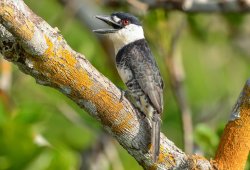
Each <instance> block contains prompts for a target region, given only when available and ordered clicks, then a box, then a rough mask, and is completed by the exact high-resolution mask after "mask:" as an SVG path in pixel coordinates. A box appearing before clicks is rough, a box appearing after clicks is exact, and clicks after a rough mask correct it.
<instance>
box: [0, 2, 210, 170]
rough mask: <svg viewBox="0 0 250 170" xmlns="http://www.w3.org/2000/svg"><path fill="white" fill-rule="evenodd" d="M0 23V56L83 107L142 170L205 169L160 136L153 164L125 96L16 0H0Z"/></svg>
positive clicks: (144, 127) (145, 128) (146, 133)
mask: <svg viewBox="0 0 250 170" xmlns="http://www.w3.org/2000/svg"><path fill="white" fill-rule="evenodd" d="M0 23H1V24H2V25H3V26H2V25H1V24H0V52H1V53H2V54H3V55H4V56H5V58H6V59H8V60H9V61H11V62H13V63H15V64H16V65H18V67H19V68H20V69H21V70H22V71H23V72H25V73H26V74H29V75H31V76H33V77H34V78H35V79H36V81H37V83H39V84H42V85H46V86H50V87H53V88H55V89H58V90H59V91H61V92H62V93H64V94H65V95H67V96H68V97H69V98H71V99H72V100H73V101H74V102H75V103H77V104H78V105H79V106H80V107H82V108H84V109H86V110H87V111H88V112H89V114H90V115H92V116H93V117H95V118H96V119H97V120H99V121H100V122H101V124H102V125H103V126H104V128H105V129H106V130H107V131H108V132H109V133H110V134H111V135H113V136H114V137H115V138H116V139H117V140H118V142H119V143H120V144H121V145H122V146H123V147H124V148H125V149H126V150H127V151H128V152H129V153H130V154H131V155H132V156H133V157H134V158H135V159H136V160H137V161H138V162H139V163H140V164H141V165H142V166H143V167H144V168H145V169H172V168H177V169H192V168H193V167H200V169H209V168H211V165H210V163H209V162H208V161H207V160H205V159H204V158H200V157H188V156H186V155H185V154H184V153H183V152H182V151H181V150H180V149H178V148H177V147H176V146H175V145H174V144H173V143H172V142H171V141H169V140H168V139H167V138H166V137H165V136H164V135H163V134H161V146H160V156H159V160H158V162H157V163H153V161H152V160H151V156H150V151H149V150H150V126H149V124H148V121H147V120H146V119H143V120H141V119H139V118H138V117H137V114H136V111H135V110H134V108H133V106H132V105H131V104H130V103H129V102H128V101H127V100H126V99H124V100H123V101H122V102H119V99H120V90H119V89H117V88H116V87H115V85H113V84H112V83H111V82H110V81H109V80H108V79H107V78H105V77H104V76H103V75H102V74H100V73H99V72H98V71H97V70H96V69H95V68H94V67H93V66H92V65H91V64H90V63H89V62H88V61H87V60H86V59H85V57H84V56H83V55H81V54H79V53H77V52H75V51H73V50H72V49H71V48H70V47H69V46H68V44H67V43H66V41H65V40H64V39H63V37H62V36H61V35H60V34H59V33H58V31H57V29H53V28H51V27H50V26H49V25H48V24H47V23H46V22H45V21H44V20H42V19H41V18H39V17H37V16H36V15H35V14H33V13H32V11H30V10H29V9H28V7H27V6H26V5H25V4H24V2H23V1H22V0H2V1H1V2H0ZM5 28H6V29H7V30H8V31H7V30H6V29H5Z"/></svg>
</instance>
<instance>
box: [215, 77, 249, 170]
mask: <svg viewBox="0 0 250 170" xmlns="http://www.w3.org/2000/svg"><path fill="white" fill-rule="evenodd" d="M249 150H250V79H249V80H248V81H247V82H246V84H245V87H244V88H243V90H242V92H241V94H240V96H239V98H238V100H237V102H236V104H235V106H234V108H233V111H232V113H231V117H230V121H229V122H228V124H227V125H226V127H225V129H224V133H223V135H222V137H221V140H220V144H219V147H218V150H217V152H216V156H215V162H216V164H217V167H218V168H219V169H222V170H224V169H225V170H241V169H244V167H245V164H246V161H247V157H248V154H249Z"/></svg>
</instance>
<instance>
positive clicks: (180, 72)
mask: <svg viewBox="0 0 250 170" xmlns="http://www.w3.org/2000/svg"><path fill="white" fill-rule="evenodd" d="M185 25H186V21H185V20H184V19H183V20H182V21H181V23H180V25H179V26H178V27H177V29H176V31H175V33H174V35H173V36H172V38H171V41H170V47H169V51H168V54H167V55H165V63H166V65H167V67H166V68H167V69H168V72H169V76H170V84H171V88H172V91H173V93H174V96H175V98H176V102H177V104H178V106H179V109H180V111H181V117H182V129H183V141H184V148H185V152H186V153H188V154H191V153H192V152H193V125H192V114H191V109H190V107H189V104H188V100H187V96H186V90H185V87H184V81H185V74H184V69H183V64H182V59H181V54H179V55H176V50H177V49H176V48H177V45H178V41H179V39H180V36H181V33H182V31H183V29H184V28H185Z"/></svg>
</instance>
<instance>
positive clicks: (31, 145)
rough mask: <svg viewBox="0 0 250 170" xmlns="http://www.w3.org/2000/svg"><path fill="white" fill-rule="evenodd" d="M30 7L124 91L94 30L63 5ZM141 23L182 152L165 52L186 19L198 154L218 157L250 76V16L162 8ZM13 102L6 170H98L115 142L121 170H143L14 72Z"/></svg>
mask: <svg viewBox="0 0 250 170" xmlns="http://www.w3.org/2000/svg"><path fill="white" fill-rule="evenodd" d="M25 3H26V4H27V5H28V6H29V7H30V8H31V9H32V10H33V11H34V12H35V13H36V14H38V15H39V16H41V17H42V18H43V19H45V20H46V21H47V22H48V23H49V24H50V25H51V26H53V27H57V28H58V29H59V30H60V32H61V33H62V35H63V36H64V37H65V39H66V40H67V42H68V43H69V44H70V46H71V47H72V48H73V49H74V50H76V51H78V52H80V53H83V54H84V55H85V56H86V58H87V59H88V60H89V61H90V62H91V63H92V64H93V65H94V66H95V67H96V68H97V69H98V70H99V71H100V72H102V73H103V74H104V75H105V76H107V77H108V78H109V79H110V80H112V81H113V82H114V83H115V84H116V85H118V86H120V87H124V85H123V84H122V82H121V80H120V78H119V77H118V75H117V72H116V70H115V69H114V68H115V67H114V63H113V59H112V58H111V57H112V56H109V55H107V53H106V52H105V49H103V47H102V46H101V45H100V43H99V40H98V39H97V37H96V35H95V34H93V33H92V31H91V30H90V29H89V26H88V25H83V24H82V23H81V22H80V21H79V20H78V19H77V18H76V17H75V16H74V14H72V12H71V11H70V10H69V9H67V8H65V6H62V5H61V4H60V3H58V1H56V0H41V1H34V0H25ZM96 5H97V6H98V5H100V4H98V2H97V3H96ZM100 8H101V10H102V13H106V14H109V13H111V12H112V11H128V10H129V9H130V8H129V7H128V5H127V6H123V7H107V6H102V7H100ZM139 17H140V19H141V20H142V22H143V25H144V29H145V35H146V38H147V40H148V41H149V43H150V46H151V48H152V50H153V53H154V55H155V58H156V60H157V62H158V64H159V66H160V70H161V73H162V74H163V77H164V82H165V84H166V86H165V94H164V98H165V111H164V114H163V118H162V120H163V127H162V131H163V132H164V133H165V134H166V135H167V136H168V138H170V139H171V140H172V141H173V142H174V143H175V144H176V145H177V146H178V147H180V148H183V147H184V146H183V142H182V141H183V131H182V123H181V115H180V109H179V108H178V105H177V104H176V100H175V98H174V96H173V91H172V90H171V88H170V83H169V73H168V71H167V69H166V65H165V64H164V57H165V56H164V53H163V52H161V50H160V49H159V47H160V46H162V47H163V48H164V49H165V50H166V51H167V50H169V49H168V48H169V44H170V38H171V36H172V35H173V34H174V33H175V31H176V29H177V27H178V24H179V23H180V22H181V21H182V20H183V19H184V20H186V22H187V24H186V27H185V28H184V30H183V31H182V34H181V37H180V39H179V42H178V47H177V49H176V51H177V54H178V55H181V57H182V61H183V67H184V72H185V82H184V85H185V86H184V89H185V90H186V92H187V98H188V103H189V105H190V108H191V110H192V118H193V128H194V143H195V152H196V153H200V154H204V155H205V156H206V157H207V158H212V157H213V156H214V154H215V151H216V148H217V145H218V142H219V139H220V135H221V133H222V131H223V128H224V126H225V124H226V123H227V121H228V119H229V116H230V111H231V109H232V107H233V105H234V103H235V101H236V99H237V97H238V95H239V93H240V91H241V89H242V87H243V85H244V83H245V81H246V80H247V79H248V76H249V71H250V67H249V61H250V57H249V56H250V51H249V43H250V41H249V39H248V37H249V35H250V27H249V26H248V24H249V21H250V18H249V15H246V14H245V15H244V14H184V13H180V12H174V11H168V12H167V11H164V10H162V9H155V10H151V11H149V12H147V13H146V14H145V15H139ZM93 20H94V17H93ZM1 95H2V94H1ZM3 96H4V94H3ZM8 97H9V98H8V100H6V101H7V103H6V102H4V101H5V100H4V99H3V100H2V99H1V100H2V101H3V102H1V103H0V146H1V147H0V170H7V169H12V170H20V169H25V170H34V169H35V170H45V169H46V170H55V169H62V170H72V169H79V168H80V167H81V168H82V169H91V166H90V165H92V168H93V166H94V165H95V164H96V165H97V157H98V156H97V155H98V154H99V153H100V154H99V155H101V153H103V152H104V151H103V150H102V149H103V146H105V145H106V144H107V142H108V143H109V144H111V146H113V149H114V150H115V152H117V154H118V156H117V157H116V158H115V159H116V160H114V161H119V162H120V164H121V165H119V167H120V168H122V169H131V168H132V169H134V170H136V169H142V168H141V167H140V166H139V165H138V164H137V162H136V161H135V160H134V159H133V158H132V157H131V156H130V155H129V154H128V153H127V152H126V151H125V150H124V149H123V148H122V147H121V146H120V145H119V144H118V143H116V142H115V141H113V140H112V139H110V138H109V137H107V136H108V135H107V134H105V133H104V132H103V131H102V127H101V126H100V124H99V123H98V122H97V121H96V120H94V119H93V118H92V117H90V116H89V115H88V114H87V113H86V112H85V111H83V110H81V109H80V108H79V107H78V106H77V105H76V104H74V103H73V102H72V101H71V100H69V99H68V98H67V97H65V96H64V95H62V94H61V93H60V92H58V91H56V90H54V89H51V88H48V87H43V86H40V85H37V84H36V83H35V81H34V79H33V78H31V77H30V76H27V75H25V74H23V73H21V72H20V71H19V70H18V68H17V67H16V66H14V65H13V71H12V83H11V87H10V91H9V92H8ZM72 117H73V118H72ZM103 155H104V157H105V153H104V154H103ZM91 156H93V159H91V160H90V157H91ZM106 156H107V154H106ZM102 160H104V163H100V165H102V166H100V167H102V168H103V169H105V168H107V169H115V168H114V166H111V165H110V164H109V163H105V161H107V159H105V158H102ZM88 164H90V165H88ZM104 165H106V166H104ZM100 167H99V169H100ZM246 169H249V166H248V165H247V167H246Z"/></svg>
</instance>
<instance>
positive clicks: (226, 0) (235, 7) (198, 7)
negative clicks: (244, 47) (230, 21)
mask: <svg viewBox="0 0 250 170" xmlns="http://www.w3.org/2000/svg"><path fill="white" fill-rule="evenodd" d="M105 2H106V4H107V5H109V4H112V5H114V2H116V5H118V4H119V3H120V5H122V4H124V3H123V2H122V1H113V0H108V1H107V0H105ZM127 2H128V3H129V4H131V5H132V6H134V7H136V8H137V9H140V10H141V11H146V10H150V9H155V8H162V9H165V10H178V11H182V12H186V13H197V12H199V13H211V12H222V13H229V12H230V13H232V12H233V13H239V12H250V2H249V0H217V1H211V0H162V1H156V0H154V1H147V0H141V1H138V0H127Z"/></svg>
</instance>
